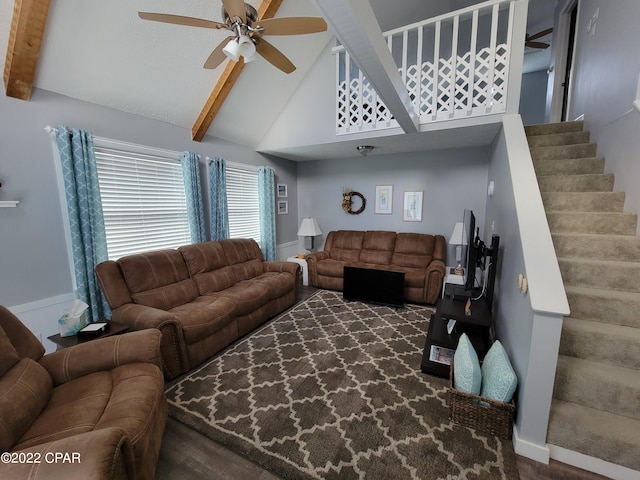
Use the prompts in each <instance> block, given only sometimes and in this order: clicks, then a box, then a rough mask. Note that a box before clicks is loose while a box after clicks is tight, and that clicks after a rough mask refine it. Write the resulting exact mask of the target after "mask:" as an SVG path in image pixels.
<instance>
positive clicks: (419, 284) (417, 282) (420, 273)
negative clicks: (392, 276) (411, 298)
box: [388, 265, 427, 288]
mask: <svg viewBox="0 0 640 480" xmlns="http://www.w3.org/2000/svg"><path fill="white" fill-rule="evenodd" d="M388 269H389V270H395V271H398V272H403V273H404V285H405V287H416V288H424V286H425V282H426V276H427V273H426V271H425V269H424V268H411V267H399V266H397V265H392V266H390V267H389V268H388Z"/></svg>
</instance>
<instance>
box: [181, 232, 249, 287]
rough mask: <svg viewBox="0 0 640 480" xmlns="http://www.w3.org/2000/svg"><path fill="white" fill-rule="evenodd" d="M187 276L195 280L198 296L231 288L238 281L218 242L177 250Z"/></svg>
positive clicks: (186, 246)
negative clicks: (186, 270) (180, 255)
mask: <svg viewBox="0 0 640 480" xmlns="http://www.w3.org/2000/svg"><path fill="white" fill-rule="evenodd" d="M178 250H179V251H180V253H181V254H182V256H183V258H184V260H185V263H186V265H187V269H188V270H189V274H190V275H191V277H192V278H193V279H194V280H195V282H196V286H197V287H198V292H199V293H200V295H207V294H209V293H214V292H219V291H221V290H224V289H225V288H229V287H232V286H233V285H235V283H236V282H237V281H238V279H237V278H236V275H235V272H234V269H233V267H230V266H229V265H228V263H227V257H226V256H225V252H224V249H223V248H222V245H221V244H220V242H203V243H196V244H193V245H185V246H182V247H180V248H179V249H178Z"/></svg>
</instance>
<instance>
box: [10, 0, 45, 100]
mask: <svg viewBox="0 0 640 480" xmlns="http://www.w3.org/2000/svg"><path fill="white" fill-rule="evenodd" d="M50 3H51V2H50V0H15V3H14V6H13V19H12V20H11V30H10V32H9V44H8V46H7V57H6V60H5V64H4V75H3V78H4V88H5V92H6V94H7V96H8V97H14V98H19V99H21V100H29V98H30V97H31V90H32V89H33V81H34V79H35V76H36V67H37V66H38V58H39V57H40V47H41V45H42V39H43V37H44V29H45V26H46V24H47V17H48V15H49V4H50Z"/></svg>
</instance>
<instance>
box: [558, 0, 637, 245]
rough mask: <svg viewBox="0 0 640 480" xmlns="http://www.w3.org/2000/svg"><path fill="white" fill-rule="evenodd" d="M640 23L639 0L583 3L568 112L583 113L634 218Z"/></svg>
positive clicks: (581, 2)
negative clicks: (635, 106)
mask: <svg viewBox="0 0 640 480" xmlns="http://www.w3.org/2000/svg"><path fill="white" fill-rule="evenodd" d="M596 15H597V18H595V21H594V17H595V16H596ZM638 18H640V2H638V1H637V0H616V1H615V2H611V1H604V0H581V1H580V3H579V8H578V21H577V22H578V24H577V35H576V50H575V60H574V65H573V69H572V72H573V73H572V79H571V102H570V110H569V118H576V117H577V116H579V115H582V114H584V118H585V128H586V129H587V130H589V131H591V141H592V142H597V143H598V154H599V155H603V156H604V157H605V158H606V170H607V172H608V173H613V174H615V187H614V188H615V190H616V191H624V192H626V203H625V210H626V211H629V212H634V213H640V188H638V186H639V185H638V179H640V134H639V133H640V113H639V112H638V111H637V110H635V109H634V108H633V102H634V100H636V95H637V87H638V82H639V81H640V80H639V77H640V55H638V44H639V43H640V30H639V29H638ZM590 22H591V30H590V31H588V30H587V26H588V25H589V23H590ZM594 25H595V26H594ZM638 233H639V234H640V227H639V229H638Z"/></svg>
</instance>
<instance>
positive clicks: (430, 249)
mask: <svg viewBox="0 0 640 480" xmlns="http://www.w3.org/2000/svg"><path fill="white" fill-rule="evenodd" d="M446 247H447V244H446V240H445V238H444V237H443V236H442V235H429V234H424V233H396V232H389V231H381V230H369V231H359V230H336V231H332V232H329V234H328V235H327V238H326V239H325V244H324V250H323V251H320V252H315V253H311V254H308V255H307V256H306V257H305V258H306V260H307V265H308V268H309V284H310V285H313V286H315V287H319V288H327V289H330V290H342V288H343V272H344V267H345V266H346V265H348V266H356V267H363V268H374V269H387V270H394V271H399V272H404V274H405V286H404V293H405V300H406V301H408V302H414V303H430V304H435V303H436V302H437V300H438V297H439V296H440V294H441V292H442V281H443V279H444V276H445V255H446V251H447V249H446Z"/></svg>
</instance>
